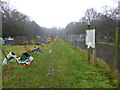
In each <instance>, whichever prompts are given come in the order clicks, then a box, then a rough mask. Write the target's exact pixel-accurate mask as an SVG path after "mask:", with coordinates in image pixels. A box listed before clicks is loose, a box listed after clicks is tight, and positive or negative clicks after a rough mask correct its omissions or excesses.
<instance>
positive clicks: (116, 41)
mask: <svg viewBox="0 0 120 90" xmlns="http://www.w3.org/2000/svg"><path fill="white" fill-rule="evenodd" d="M119 33H120V28H116V34H115V45H114V56H113V59H112V68H111V69H112V71H115V70H116V69H118V71H120V70H119V68H118V66H119V63H120V60H119V55H118V54H119V42H120V41H119V38H120V35H119ZM116 62H117V64H116Z"/></svg>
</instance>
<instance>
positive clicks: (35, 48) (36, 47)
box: [32, 45, 41, 52]
mask: <svg viewBox="0 0 120 90" xmlns="http://www.w3.org/2000/svg"><path fill="white" fill-rule="evenodd" d="M32 52H41V50H40V48H39V47H38V46H37V45H36V46H35V47H34V49H33V50H32Z"/></svg>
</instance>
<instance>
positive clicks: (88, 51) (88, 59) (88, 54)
mask: <svg viewBox="0 0 120 90" xmlns="http://www.w3.org/2000/svg"><path fill="white" fill-rule="evenodd" d="M87 30H90V25H88V26H87ZM87 61H88V62H90V48H87Z"/></svg>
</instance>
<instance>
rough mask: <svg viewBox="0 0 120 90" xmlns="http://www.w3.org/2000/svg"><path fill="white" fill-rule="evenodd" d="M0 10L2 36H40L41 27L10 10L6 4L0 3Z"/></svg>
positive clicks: (14, 10) (26, 17)
mask: <svg viewBox="0 0 120 90" xmlns="http://www.w3.org/2000/svg"><path fill="white" fill-rule="evenodd" d="M0 6H1V9H2V36H3V37H9V36H12V37H14V36H36V35H40V34H41V33H40V32H41V27H40V26H39V25H38V24H37V23H36V22H35V21H31V20H30V19H29V18H28V16H26V15H24V14H22V13H20V12H18V11H17V10H16V9H11V8H10V7H9V4H8V3H7V2H2V1H0Z"/></svg>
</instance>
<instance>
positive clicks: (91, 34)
mask: <svg viewBox="0 0 120 90" xmlns="http://www.w3.org/2000/svg"><path fill="white" fill-rule="evenodd" d="M86 34H87V35H86V45H88V48H90V47H92V48H95V29H93V30H86Z"/></svg>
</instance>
